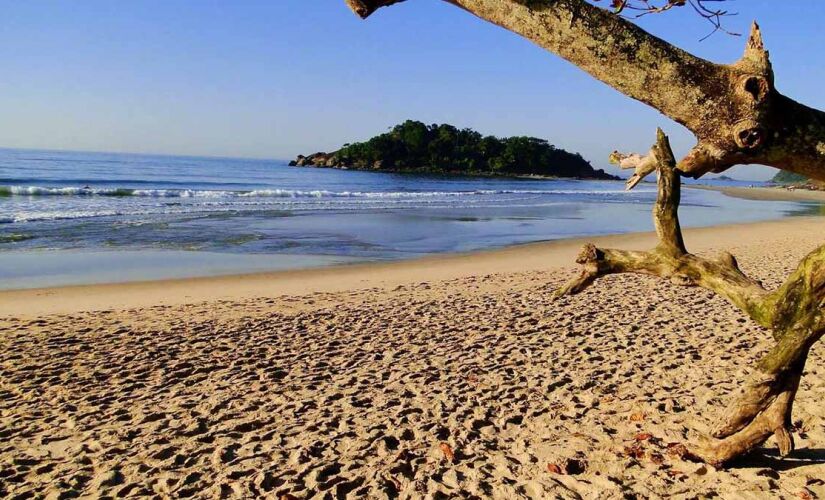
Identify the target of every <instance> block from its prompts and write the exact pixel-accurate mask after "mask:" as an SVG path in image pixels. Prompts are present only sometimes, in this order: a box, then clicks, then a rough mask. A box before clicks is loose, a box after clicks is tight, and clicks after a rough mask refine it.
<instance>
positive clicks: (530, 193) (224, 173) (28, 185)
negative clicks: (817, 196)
mask: <svg viewBox="0 0 825 500" xmlns="http://www.w3.org/2000/svg"><path fill="white" fill-rule="evenodd" d="M623 188H624V186H623V183H621V182H606V181H575V180H536V179H492V178H469V177H466V178H455V177H453V178H445V177H439V176H415V175H399V174H386V173H372V172H355V171H341V170H332V169H313V168H296V167H288V166H286V162H283V161H268V160H242V159H229V158H195V157H172V156H152V155H127V154H110V153H78V152H55V151H32V150H0V279H3V280H4V284H2V285H0V287H4V288H12V287H14V288H18V287H21V286H23V285H22V284H23V283H25V280H26V278H25V277H26V276H28V277H29V278H30V279H31V280H32V283H34V282H37V283H38V285H44V284H58V283H57V282H50V281H49V280H48V279H45V280H44V276H46V274H47V273H45V272H44V271H42V269H45V267H47V266H41V265H39V264H38V261H40V262H45V260H42V259H52V260H50V262H53V259H54V258H59V257H60V256H61V255H63V256H66V257H67V259H68V258H78V257H70V255H75V256H76V255H89V254H90V253H91V254H95V253H98V252H112V251H115V252H113V253H114V254H120V255H119V256H118V255H114V256H109V257H107V259H108V260H107V262H109V264H110V265H111V266H114V267H115V268H122V267H127V268H129V269H131V271H130V272H129V273H126V275H128V276H129V277H128V278H125V279H132V278H131V276H132V274H138V275H144V276H151V277H152V278H157V277H179V276H180V275H181V274H180V273H178V274H175V272H173V271H172V269H173V268H175V266H161V265H158V263H157V261H156V260H155V259H153V258H146V259H134V258H132V255H133V254H126V253H124V251H139V252H146V251H148V250H152V251H153V252H155V253H153V254H152V255H155V256H157V255H161V254H162V253H163V252H172V253H170V254H169V258H170V259H171V260H172V261H175V262H179V263H180V266H179V267H181V268H185V269H186V270H187V271H186V273H184V275H186V276H189V275H205V274H219V273H222V272H225V271H222V270H223V269H225V268H230V269H231V271H232V272H246V271H258V270H265V269H280V268H283V267H306V266H307V265H316V264H324V263H330V262H340V261H347V262H349V261H357V260H379V259H380V260H384V259H399V258H409V257H416V256H422V255H427V254H431V253H439V252H455V251H468V250H476V249H482V248H492V247H500V246H505V245H511V244H516V243H526V242H532V241H540V240H550V239H558V238H567V237H574V236H586V235H594V234H605V233H618V232H630V231H644V230H649V229H651V221H650V208H651V204H652V202H653V200H654V198H655V187H654V186H653V185H652V184H647V185H645V184H642V185H640V186H639V187H638V188H637V189H636V190H634V191H632V192H629V193H628V192H625V191H624V189H623ZM811 206H812V205H811V204H807V205H806V204H804V203H789V202H788V203H786V202H761V201H749V200H738V199H733V198H729V197H726V196H724V195H722V194H720V193H717V192H712V191H699V190H690V189H687V190H685V192H684V194H683V207H684V208H683V209H682V211H681V214H682V220H683V223H684V225H685V226H700V225H715V224H723V223H735V222H745V221H758V220H767V219H775V218H779V217H784V216H788V215H794V214H804V213H807V212H810V210H811ZM35 250H36V251H35ZM53 250H59V251H60V252H57V253H56V254H55V253H54V252H53ZM66 250H72V252H71V253H67V252H65V251H66ZM9 251H12V252H9ZM182 251H188V252H189V253H190V254H191V253H193V252H194V253H197V252H209V254H210V255H212V256H213V257H211V258H209V259H202V260H201V259H199V258H196V257H192V256H191V255H190V257H191V258H182V256H185V255H186V253H176V252H182ZM20 252H23V253H27V252H32V253H31V256H29V257H27V258H25V259H21V258H20V257H19V256H20V255H21V253H20ZM239 254H244V255H247V256H249V255H253V254H255V255H268V256H270V257H269V258H265V259H244V258H239V256H238V255H239ZM147 255H149V254H148V253H147ZM173 255H174V256H173ZM216 255H217V256H218V257H217V258H215V257H214V256H216ZM221 255H224V256H227V257H226V261H227V265H225V266H221V265H220V264H219V263H218V262H217V260H220V256H221ZM285 255H286V256H303V257H305V258H302V259H295V258H277V257H278V256H285ZM13 256H16V257H14V259H16V260H13V259H12V257H13ZM233 256H234V257H233ZM330 257H331V258H332V259H329V258H330ZM216 259H217V260H216ZM230 262H231V264H229V263H230ZM65 265H66V266H71V265H72V263H71V261H70V260H67V261H66V264H65ZM268 266H270V267H268ZM12 267H13V268H15V273H16V274H14V275H13V276H12V274H11V272H10V271H9V269H11V268H12ZM58 267H59V266H58ZM39 268H42V269H39ZM52 269H53V266H52ZM139 269H144V272H139ZM163 269H167V271H165V272H164V271H163ZM136 270H137V271H136ZM24 271H25V272H24ZM89 272H90V273H92V274H94V273H95V271H94V269H90V270H89ZM227 272H228V271H227ZM21 273H22V274H21ZM70 274H71V275H72V276H75V278H71V279H69V278H62V281H60V282H59V284H68V283H73V282H76V280H77V279H79V278H78V277H77V276H78V275H79V274H80V273H76V272H75V273H70ZM106 276H110V275H109V274H107V275H106ZM12 277H14V279H12ZM93 278H94V281H95V282H98V281H100V279H98V278H101V276H93ZM90 279H91V278H90ZM103 279H104V280H105V279H108V278H106V277H104V278H103ZM12 284H13V285H12ZM32 286H34V285H32Z"/></svg>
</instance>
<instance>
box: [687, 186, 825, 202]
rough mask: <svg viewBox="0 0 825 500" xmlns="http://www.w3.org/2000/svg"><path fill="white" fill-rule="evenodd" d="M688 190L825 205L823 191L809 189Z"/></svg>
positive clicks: (706, 187) (742, 188)
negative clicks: (812, 202)
mask: <svg viewBox="0 0 825 500" xmlns="http://www.w3.org/2000/svg"><path fill="white" fill-rule="evenodd" d="M685 187H687V188H690V189H703V190H705V191H718V192H720V193H722V194H724V195H726V196H730V197H732V198H739V199H742V200H756V201H814V202H820V203H825V191H812V190H809V189H787V188H783V187H733V186H708V185H686V186H685Z"/></svg>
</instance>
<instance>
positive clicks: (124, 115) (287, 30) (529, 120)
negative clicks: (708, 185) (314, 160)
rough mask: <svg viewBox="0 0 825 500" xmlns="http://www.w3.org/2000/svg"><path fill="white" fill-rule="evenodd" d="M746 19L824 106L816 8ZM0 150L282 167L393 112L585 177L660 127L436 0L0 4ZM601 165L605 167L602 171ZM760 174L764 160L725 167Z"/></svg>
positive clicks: (709, 44) (524, 44) (801, 3)
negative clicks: (567, 159)
mask: <svg viewBox="0 0 825 500" xmlns="http://www.w3.org/2000/svg"><path fill="white" fill-rule="evenodd" d="M728 4H729V6H730V9H731V10H734V11H737V12H738V15H737V16H733V17H729V18H726V20H725V25H726V27H727V28H728V29H729V30H730V31H737V32H741V33H743V35H744V34H746V33H747V31H748V27H749V25H750V22H751V21H752V20H754V19H756V20H758V21H759V23H760V25H761V26H762V29H763V35H764V38H765V41H766V45H767V47H768V49H769V50H770V52H771V57H772V62H773V64H774V71H775V73H776V82H777V87H778V88H779V90H780V91H782V92H783V93H785V94H786V95H789V96H791V97H793V98H795V99H797V100H799V101H801V102H803V103H805V104H807V105H809V106H813V107H818V108H821V109H825V90H823V89H825V86H823V83H822V82H823V81H825V50H823V47H825V29H823V21H825V2H822V1H820V0H794V1H787V2H776V1H775V0H732V1H729V2H728ZM0 13H2V22H0V64H2V66H0V67H2V78H0V110H2V111H0V147H13V148H42V149H69V150H86V151H122V152H139V153H163V154H185V155H204V156H235V157H255V158H276V159H288V158H291V157H294V156H295V155H297V154H299V153H310V152H314V151H319V150H327V151H329V150H334V149H337V148H338V147H340V146H341V145H342V144H343V143H346V142H354V141H358V140H364V139H367V138H369V137H371V136H373V135H376V134H378V133H381V132H383V131H385V130H386V129H387V128H389V127H391V126H393V125H395V124H397V123H399V122H401V121H403V120H406V119H416V120H421V121H423V122H426V123H443V122H446V123H451V124H454V125H456V126H459V127H470V128H473V129H476V130H478V131H479V132H482V133H485V134H493V135H498V136H509V135H532V136H537V137H542V138H545V139H548V140H549V141H550V142H551V143H553V144H555V145H557V146H558V147H562V148H564V149H567V150H569V151H577V152H580V153H581V154H582V155H583V156H584V157H585V158H587V159H588V160H590V161H591V162H592V163H593V165H594V166H596V167H598V168H605V167H608V164H607V156H608V154H609V153H610V152H611V151H613V150H615V149H618V150H621V151H640V152H643V151H646V150H647V149H648V148H649V146H650V144H651V143H652V142H653V140H654V132H655V128H656V127H657V126H661V127H662V128H663V129H664V130H665V131H666V132H667V133H668V134H669V135H670V136H671V140H672V142H673V145H674V149H675V150H676V153H677V156H678V155H680V154H683V153H685V152H686V151H687V150H688V149H689V148H690V146H692V145H693V143H694V142H695V141H694V139H693V137H692V135H691V134H690V133H689V132H687V131H686V130H685V129H683V128H682V127H681V126H679V125H678V124H676V123H675V122H673V121H671V120H669V119H667V118H666V117H664V116H662V115H660V114H659V113H658V112H656V111H654V110H652V109H650V108H648V107H647V106H645V105H643V104H641V103H638V102H636V101H633V100H631V99H629V98H627V97H625V96H623V95H621V94H620V93H618V92H617V91H614V90H612V89H611V88H609V87H607V86H606V85H604V84H602V83H600V82H598V81H596V80H594V79H593V78H591V77H590V76H589V75H587V74H585V73H584V72H582V71H581V70H579V69H577V68H576V67H575V66H573V65H571V64H569V63H567V62H565V61H564V60H562V59H560V58H558V57H556V56H554V55H553V54H550V53H549V52H546V51H544V50H542V49H540V48H539V47H537V46H535V45H533V44H532V43H530V42H528V41H526V40H524V39H522V38H520V37H518V36H517V35H514V34H512V33H509V32H507V31H505V30H503V29H501V28H498V27H496V26H493V25H491V24H488V23H485V22H484V21H481V20H479V19H477V18H475V17H473V16H471V15H469V14H467V13H466V12H463V11H461V10H460V9H457V8H455V7H453V6H451V5H448V4H446V3H445V2H441V1H438V0H408V1H407V2H404V3H402V4H398V5H396V6H393V7H391V8H386V9H382V10H380V11H379V12H377V13H375V14H374V15H373V16H372V17H370V18H369V19H368V20H366V21H362V20H360V19H358V18H357V17H356V16H355V15H353V14H352V13H351V12H350V11H349V10H348V9H347V7H346V6H345V3H344V1H343V0H234V1H231V2H230V1H217V0H134V1H129V2H121V1H117V2H113V1H111V0H83V1H74V0H61V1H58V0H49V1H47V0H27V1H25V2H21V1H17V0H0ZM639 24H641V26H642V27H644V28H645V29H647V30H648V31H651V32H653V33H654V34H657V35H659V36H661V37H662V38H665V39H666V40H668V41H670V42H672V43H674V44H676V45H678V46H680V47H682V48H684V49H686V50H688V51H690V52H692V53H694V54H697V55H699V56H701V57H705V58H707V59H710V60H713V61H716V62H722V63H729V62H733V61H735V60H736V59H738V58H739V57H740V55H741V53H742V50H743V46H744V43H745V37H744V36H741V37H736V36H729V35H725V34H723V33H717V34H715V35H714V36H712V37H710V38H709V39H707V40H705V41H700V39H701V38H702V37H704V36H705V35H706V34H707V33H708V32H709V30H710V25H709V24H708V23H707V22H706V21H704V20H703V19H701V18H699V17H698V16H696V15H695V14H694V13H692V11H691V10H690V9H688V8H685V9H677V10H675V11H673V12H672V13H669V14H666V15H657V16H646V17H645V18H644V19H642V20H641V21H639ZM611 168H612V167H608V170H610V169H611ZM731 172H732V173H733V175H735V176H736V177H739V178H743V179H744V178H748V179H763V178H766V177H769V176H770V175H772V170H771V169H768V168H766V167H752V166H751V167H736V168H735V169H734V170H732V171H731Z"/></svg>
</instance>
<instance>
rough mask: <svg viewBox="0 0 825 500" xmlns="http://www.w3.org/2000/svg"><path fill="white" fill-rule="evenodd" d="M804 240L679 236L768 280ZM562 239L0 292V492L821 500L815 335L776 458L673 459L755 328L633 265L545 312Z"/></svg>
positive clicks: (643, 238) (752, 233) (754, 228)
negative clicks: (719, 463) (233, 273)
mask: <svg viewBox="0 0 825 500" xmlns="http://www.w3.org/2000/svg"><path fill="white" fill-rule="evenodd" d="M824 234H825V219H812V218H806V219H793V220H791V219H787V220H784V221H780V222H773V223H760V224H752V225H743V226H733V227H723V228H711V229H698V230H690V231H687V232H686V239H687V243H688V245H689V247H690V248H691V249H692V250H694V251H697V252H701V253H708V252H713V251H714V250H717V249H721V248H729V249H732V250H733V252H734V253H735V254H736V255H737V256H738V257H739V260H740V263H741V264H742V267H743V268H744V269H745V270H746V272H748V273H751V274H752V275H754V276H756V277H758V278H760V279H762V280H764V282H765V284H766V285H767V286H776V285H777V284H778V283H779V282H780V281H781V280H782V279H783V278H784V277H785V276H786V275H787V273H788V272H789V271H790V270H791V268H792V267H793V266H794V264H795V263H796V262H797V261H798V259H800V258H801V257H802V256H803V255H804V254H805V253H806V252H807V251H809V250H812V249H813V248H814V247H816V246H818V245H819V244H821V243H822V242H823V241H822V240H823V235H824ZM598 240H600V241H599V243H600V244H603V245H605V244H610V245H615V246H620V247H625V248H645V247H648V246H649V245H650V244H651V243H652V237H651V235H649V234H645V235H627V236H621V237H610V238H600V239H598ZM577 246H578V243H576V242H574V243H569V242H563V243H546V244H536V245H526V246H522V247H517V248H511V249H507V250H503V251H496V252H484V253H479V254H474V255H464V256H452V257H444V258H433V259H424V260H420V261H414V262H405V263H397V264H382V265H372V266H369V265H363V266H348V267H343V268H336V269H327V270H315V271H301V272H290V273H276V274H270V275H260V276H248V277H229V278H210V279H203V280H180V281H174V282H157V283H143V284H127V285H113V286H94V287H76V288H61V289H53V290H37V291H27V292H7V293H2V294H0V307H2V309H3V313H2V314H3V317H4V318H5V319H2V320H0V330H2V333H0V367H2V368H0V497H5V496H8V497H15V496H18V495H19V496H20V498H24V497H25V496H26V495H30V496H35V497H40V496H50V497H53V498H58V497H61V495H62V497H69V496H72V495H82V496H98V495H101V496H116V497H117V496H138V495H141V496H142V495H156V496H157V497H158V498H164V497H184V496H195V497H210V498H211V497H218V496H226V497H237V498H252V497H259V496H269V497H274V498H293V497H294V498H308V497H311V498H352V497H359V496H363V497H369V498H384V497H390V498H394V497H401V498H424V497H430V498H446V497H452V496H458V497H476V498H479V497H480V498H488V497H492V498H522V497H528V498H553V497H559V498H579V497H583V498H625V497H634V496H635V497H661V496H665V495H673V496H676V497H685V498H694V497H697V496H709V495H714V494H720V495H722V496H724V497H727V498H765V497H784V498H809V497H810V498H816V497H817V496H819V497H821V498H825V406H823V404H822V401H823V399H825V381H824V380H823V378H822V374H823V372H824V371H825V358H823V348H822V346H821V345H818V346H816V347H815V348H814V349H813V351H812V353H811V358H810V361H809V364H808V369H807V372H806V375H805V377H804V379H803V382H802V387H801V390H800V393H799V395H798V397H797V405H796V407H795V413H794V415H795V420H796V422H795V425H796V431H797V433H796V441H797V447H798V451H796V452H795V453H794V455H793V457H792V458H790V459H786V460H780V459H779V458H778V457H777V455H776V451H775V450H774V449H773V443H770V442H769V444H768V447H767V448H766V449H765V450H763V452H762V453H759V454H757V455H754V456H751V457H748V458H746V459H744V460H742V461H741V462H739V463H738V464H736V466H735V467H732V468H729V469H727V470H715V469H713V468H711V467H708V466H705V465H702V464H696V463H692V462H688V461H684V460H682V459H680V458H679V457H678V456H673V455H671V454H669V453H668V447H667V445H668V444H669V443H678V442H684V441H685V440H686V439H688V438H689V435H690V432H689V430H690V429H694V428H698V429H704V428H706V427H707V426H708V424H709V423H710V422H712V420H713V418H714V416H715V415H717V414H718V412H719V411H720V409H721V408H722V405H723V403H724V402H725V401H726V396H727V395H728V394H729V393H730V392H731V391H733V390H734V389H735V388H736V386H737V383H738V382H739V381H741V380H742V379H743V378H744V375H745V372H746V370H747V368H748V366H750V365H752V363H753V362H754V360H756V359H757V358H758V357H759V355H760V354H761V353H763V352H764V351H765V350H766V349H767V348H769V347H770V345H771V340H770V336H769V334H768V333H767V332H765V331H764V330H762V329H761V328H759V327H757V326H754V325H753V324H752V323H751V322H750V321H748V320H747V319H746V318H745V317H744V316H743V315H742V314H740V313H739V312H738V311H737V310H736V309H735V308H734V307H732V306H730V305H729V304H727V303H726V302H725V301H724V300H722V299H720V298H718V297H715V296H714V295H713V294H711V293H710V292H706V291H704V290H701V289H692V288H678V287H675V286H673V285H671V284H669V283H667V282H665V281H663V280H659V279H655V278H650V277H642V276H613V277H609V278H605V279H604V280H602V281H600V282H599V283H598V284H597V285H595V286H593V287H592V288H590V289H589V290H587V291H586V292H584V293H582V294H581V295H578V296H575V297H572V298H565V299H562V300H560V301H556V302H554V301H553V300H552V299H551V291H552V290H553V289H554V288H555V287H557V286H558V285H560V284H561V283H562V282H563V281H564V280H565V279H566V278H568V277H570V276H571V275H572V272H573V268H572V267H570V265H569V264H570V262H571V259H572V255H573V254H574V253H575V250H574V249H575V247H577ZM203 301H207V302H203ZM161 302H163V303H164V304H163V305H157V304H160V303H161ZM123 308H127V309H123ZM83 311H92V312H83ZM47 313H48V314H47ZM55 313H60V314H55ZM445 450H446V452H445ZM448 455H453V456H452V457H449V458H448ZM450 458H451V459H450ZM548 466H549V467H548ZM559 472H566V473H559ZM289 495H292V496H289ZM806 495H809V497H808V496H806Z"/></svg>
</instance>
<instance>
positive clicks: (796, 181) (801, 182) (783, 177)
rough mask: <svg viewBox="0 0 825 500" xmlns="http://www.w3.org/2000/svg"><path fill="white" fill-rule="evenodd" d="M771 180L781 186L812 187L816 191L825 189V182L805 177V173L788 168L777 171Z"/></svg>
mask: <svg viewBox="0 0 825 500" xmlns="http://www.w3.org/2000/svg"><path fill="white" fill-rule="evenodd" d="M771 182H773V183H775V184H779V185H781V186H789V187H795V188H803V189H812V190H816V191H823V190H825V182H821V181H815V180H813V179H809V178H807V177H805V176H804V175H801V174H797V173H794V172H788V171H786V170H780V171H779V172H777V174H776V175H775V176H774V177H773V179H771Z"/></svg>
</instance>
